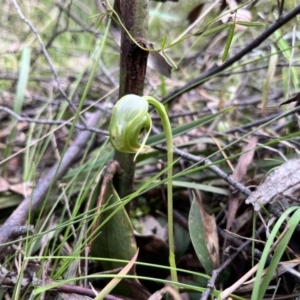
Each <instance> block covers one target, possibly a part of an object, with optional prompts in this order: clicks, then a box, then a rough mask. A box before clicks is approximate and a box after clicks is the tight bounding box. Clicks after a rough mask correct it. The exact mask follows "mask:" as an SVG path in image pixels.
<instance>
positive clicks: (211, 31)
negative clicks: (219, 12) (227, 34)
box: [202, 22, 233, 36]
mask: <svg viewBox="0 0 300 300" xmlns="http://www.w3.org/2000/svg"><path fill="white" fill-rule="evenodd" d="M232 24H233V23H232V22H229V23H225V24H222V25H220V26H217V27H215V28H212V29H209V30H206V31H205V32H204V33H203V35H202V36H209V35H212V34H215V33H219V32H221V31H222V30H224V29H225V28H228V27H229V26H232Z"/></svg>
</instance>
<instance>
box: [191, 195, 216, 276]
mask: <svg viewBox="0 0 300 300" xmlns="http://www.w3.org/2000/svg"><path fill="white" fill-rule="evenodd" d="M197 198H198V200H197ZM189 231H190V236H191V240H192V244H193V246H194V249H195V252H196V254H197V257H198V259H199V261H200V262H201V264H202V266H203V268H204V269H205V271H206V273H207V274H209V275H211V274H212V271H213V269H214V268H215V267H217V266H218V264H219V262H218V257H219V250H218V235H217V233H216V224H215V218H214V217H213V216H210V215H209V214H207V213H206V212H205V211H204V208H203V206H202V204H201V198H200V194H199V193H196V191H195V197H194V199H193V203H192V206H191V209H190V214H189ZM208 247H209V248H210V250H209V248H208Z"/></svg>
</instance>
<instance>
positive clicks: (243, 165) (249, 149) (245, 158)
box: [226, 137, 257, 230]
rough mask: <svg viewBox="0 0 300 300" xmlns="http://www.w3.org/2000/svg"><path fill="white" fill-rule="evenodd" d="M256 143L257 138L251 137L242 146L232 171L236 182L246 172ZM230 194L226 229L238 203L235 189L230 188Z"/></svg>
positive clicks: (233, 216) (230, 222) (232, 218)
mask: <svg viewBox="0 0 300 300" xmlns="http://www.w3.org/2000/svg"><path fill="white" fill-rule="evenodd" d="M256 145H257V138H256V137H252V138H251V139H250V141H249V143H248V144H247V145H246V146H245V147H244V148H243V152H244V153H243V154H242V155H241V156H240V157H239V160H238V162H237V165H236V168H235V169H234V171H233V174H232V176H233V178H234V179H236V180H237V181H238V182H241V181H242V180H243V179H244V177H245V175H246V173H247V169H248V166H249V164H250V163H251V162H252V160H253V156H254V151H255V147H256ZM230 191H231V195H230V199H229V204H228V213H227V224H226V229H227V230H229V229H230V228H231V226H232V223H233V221H234V219H235V215H236V212H237V209H238V205H239V200H240V198H239V194H237V193H236V192H235V191H236V190H235V189H234V188H233V189H232V188H230Z"/></svg>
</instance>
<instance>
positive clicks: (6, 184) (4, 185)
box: [0, 176, 9, 192]
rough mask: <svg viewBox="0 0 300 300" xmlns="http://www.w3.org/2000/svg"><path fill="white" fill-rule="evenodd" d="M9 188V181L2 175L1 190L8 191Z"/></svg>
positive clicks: (0, 178) (0, 179)
mask: <svg viewBox="0 0 300 300" xmlns="http://www.w3.org/2000/svg"><path fill="white" fill-rule="evenodd" d="M8 189H9V183H8V182H7V181H6V179H4V178H3V177H1V176H0V192H7V191H8Z"/></svg>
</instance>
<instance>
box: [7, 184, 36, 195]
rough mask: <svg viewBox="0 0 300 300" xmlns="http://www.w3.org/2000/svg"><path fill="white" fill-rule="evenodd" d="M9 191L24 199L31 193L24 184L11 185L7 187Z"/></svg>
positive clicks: (29, 188)
mask: <svg viewBox="0 0 300 300" xmlns="http://www.w3.org/2000/svg"><path fill="white" fill-rule="evenodd" d="M9 190H10V191H12V192H14V193H17V194H20V195H22V196H24V197H27V196H28V195H30V194H31V192H32V188H31V187H29V186H28V185H27V184H26V183H24V182H21V183H17V184H11V185H10V186H9Z"/></svg>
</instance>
